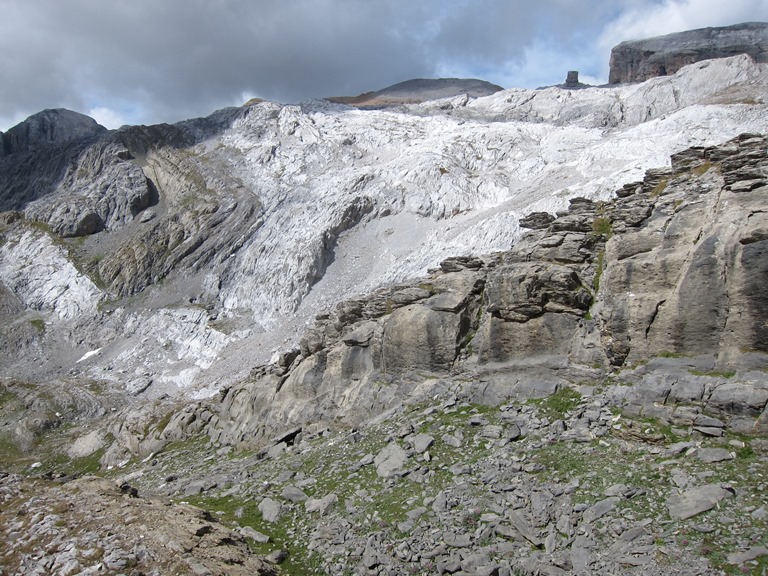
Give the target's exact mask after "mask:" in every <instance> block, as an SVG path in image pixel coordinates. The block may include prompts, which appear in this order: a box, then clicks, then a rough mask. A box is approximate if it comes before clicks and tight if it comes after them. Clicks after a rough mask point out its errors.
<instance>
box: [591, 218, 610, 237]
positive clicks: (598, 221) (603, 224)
mask: <svg viewBox="0 0 768 576" xmlns="http://www.w3.org/2000/svg"><path fill="white" fill-rule="evenodd" d="M612 234H613V226H612V222H611V219H610V218H608V217H606V216H596V217H595V219H594V220H592V235H593V236H595V237H597V236H603V237H604V238H606V239H607V238H610V237H611V235H612Z"/></svg>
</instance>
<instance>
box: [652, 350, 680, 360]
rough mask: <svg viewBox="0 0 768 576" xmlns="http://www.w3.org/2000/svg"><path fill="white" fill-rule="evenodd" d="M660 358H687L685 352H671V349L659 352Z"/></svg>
mask: <svg viewBox="0 0 768 576" xmlns="http://www.w3.org/2000/svg"><path fill="white" fill-rule="evenodd" d="M659 358H686V355H685V354H680V353H679V352H670V351H669V350H663V351H661V352H659Z"/></svg>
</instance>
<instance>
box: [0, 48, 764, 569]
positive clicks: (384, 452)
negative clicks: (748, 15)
mask: <svg viewBox="0 0 768 576" xmlns="http://www.w3.org/2000/svg"><path fill="white" fill-rule="evenodd" d="M767 66H768V65H766V64H762V63H757V62H755V61H754V60H753V59H752V58H750V57H749V56H747V55H737V56H733V57H730V58H721V59H715V60H710V61H707V62H706V64H705V65H704V64H702V63H695V64H692V65H689V66H683V67H682V68H681V69H680V70H678V71H677V72H676V73H674V74H670V75H667V76H664V77H656V78H653V79H650V80H648V81H645V82H642V83H637V84H629V85H618V86H610V87H601V88H582V89H579V90H568V89H564V88H561V87H551V88H546V89H541V90H522V89H512V90H502V91H496V92H494V93H492V94H489V95H486V96H478V97H473V96H471V95H468V94H467V91H466V90H465V91H463V92H461V93H459V94H457V95H452V96H448V97H444V98H440V99H438V100H424V101H422V102H418V103H410V104H401V105H398V106H397V107H392V108H385V109H376V110H361V109H357V108H354V107H350V106H347V105H344V104H338V103H333V102H329V101H325V100H321V101H313V102H307V103H303V104H301V105H296V106H286V105H280V104H276V103H269V102H254V103H250V104H249V105H247V106H243V107H240V108H230V109H225V110H220V111H218V112H215V113H214V114H212V115H211V116H209V117H207V118H199V119H193V120H188V121H185V122H182V123H179V124H175V125H157V126H128V127H123V128H121V129H119V130H115V131H107V130H104V129H102V128H101V127H99V126H98V125H97V124H95V123H94V122H91V121H89V120H88V119H87V118H84V117H82V116H81V115H76V114H75V113H69V112H67V111H46V112H44V113H41V115H35V116H33V117H31V118H30V119H28V120H27V121H25V122H23V123H22V124H20V125H19V126H17V127H15V128H13V129H11V130H9V131H8V133H6V134H4V135H3V142H4V148H3V149H4V150H5V151H6V152H7V153H5V154H4V155H3V156H2V157H0V183H1V184H0V206H2V208H3V210H5V211H4V212H2V213H1V214H0V235H1V236H0V310H2V318H3V321H2V322H1V323H0V342H1V343H2V344H1V346H2V349H3V351H4V353H3V355H2V357H0V369H1V370H2V376H3V379H2V380H1V381H0V463H1V464H2V468H4V469H5V471H2V469H0V471H2V473H0V498H2V501H3V502H4V506H3V508H2V510H0V518H2V522H0V530H2V533H3V536H4V538H0V547H1V548H0V549H2V556H3V558H4V561H5V562H10V565H11V573H33V572H34V571H36V570H37V571H38V572H46V571H48V572H57V571H58V572H62V573H77V571H80V572H82V571H86V572H87V571H88V570H90V571H96V570H102V571H105V570H106V571H112V572H114V573H118V572H120V571H122V572H124V571H125V570H127V569H129V568H131V569H134V568H135V569H136V570H139V571H142V572H144V573H153V572H152V571H153V570H154V573H160V572H162V571H179V572H181V573H213V574H225V573H236V572H238V571H240V572H245V571H249V572H251V573H254V572H255V573H265V574H266V573H270V572H273V571H276V570H278V568H277V567H276V566H278V565H279V571H281V572H286V573H294V574H307V573H344V572H345V571H348V572H355V573H360V574H406V573H424V574H431V573H435V572H440V573H461V572H464V573H467V574H513V573H525V574H542V573H546V574H566V573H590V572H592V573H616V574H639V573H641V572H642V573H650V574H666V573H669V572H670V571H676V572H677V573H680V574H715V573H720V571H733V570H736V569H741V568H744V569H747V570H751V569H752V567H756V568H755V569H756V570H761V569H762V568H764V567H765V561H766V555H768V550H766V545H767V544H768V543H766V542H765V540H764V535H765V534H766V533H767V531H766V528H767V526H766V514H765V510H766V509H768V500H766V496H765V495H766V494H767V493H768V491H767V490H766V486H765V481H764V477H765V474H766V473H768V470H767V469H766V462H767V460H766V458H767V456H766V453H767V452H768V443H767V442H766V440H765V439H764V438H763V436H764V435H765V434H766V433H768V408H766V407H767V406H768V376H766V374H768V370H767V369H768V340H766V334H765V325H766V310H768V307H767V306H766V295H765V291H764V290H763V284H764V282H763V279H764V277H765V273H766V270H767V268H766V267H767V266H768V264H767V263H768V260H767V259H766V249H765V244H766V242H768V232H766V231H767V230H768V222H766V221H765V218H764V216H765V212H764V205H765V199H766V198H765V195H766V192H767V191H768V142H767V141H766V136H765V135H766V134H768V106H766V104H765V102H764V97H765V96H764V95H765V94H766V93H767V92H766V85H767V84H768V68H767ZM421 82H422V81H414V82H413V83H406V84H405V85H404V86H400V87H399V88H397V89H395V87H393V88H392V90H391V92H392V93H393V94H394V95H395V96H398V97H402V98H405V97H407V96H408V95H409V94H411V95H412V94H414V93H416V92H419V91H420V90H423V89H424V85H423V84H422V83H421ZM451 82H452V81H448V82H447V85H449V86H450V85H451ZM430 85H432V84H430ZM437 86H438V88H439V90H442V89H443V88H444V86H441V85H440V83H437ZM462 86H463V87H464V88H466V85H462ZM427 88H429V86H427ZM439 93H440V94H441V95H444V94H445V93H444V92H442V91H440V92H439ZM8 134H12V135H16V136H13V138H12V141H13V142H14V144H13V146H6V144H5V143H6V137H7V136H8ZM19 135H25V136H24V137H21V136H19ZM8 141H11V140H8ZM88 473H97V474H98V475H100V476H102V477H103V478H106V479H107V480H106V481H105V480H102V479H99V478H94V477H91V476H88V475H87V474H88ZM196 506H198V507H200V508H202V509H204V510H201V509H200V508H198V507H196ZM46 511H47V512H46ZM131 525H136V526H137V527H138V528H139V529H137V530H132V529H130V528H125V527H127V526H131ZM116 526H117V527H118V528H115V527H116ZM145 534H146V537H145V538H141V537H140V536H142V535H145ZM61 542H69V543H70V544H71V545H67V546H61V545H60V543H61ZM246 543H247V545H246ZM92 550H93V551H92ZM42 551H45V552H42ZM169 551H171V552H174V554H171V553H170V552H169ZM252 551H255V552H256V555H257V556H260V557H264V558H265V560H262V559H260V558H256V557H254V554H253V553H252ZM158 570H159V571H160V572H158Z"/></svg>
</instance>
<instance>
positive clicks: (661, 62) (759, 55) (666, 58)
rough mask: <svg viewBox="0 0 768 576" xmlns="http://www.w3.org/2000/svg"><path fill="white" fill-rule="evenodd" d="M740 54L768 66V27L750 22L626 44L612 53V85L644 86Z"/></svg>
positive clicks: (766, 24)
mask: <svg viewBox="0 0 768 576" xmlns="http://www.w3.org/2000/svg"><path fill="white" fill-rule="evenodd" d="M737 54H748V55H749V56H751V57H752V58H753V59H754V60H755V61H756V62H768V23H764V22H747V23H744V24H735V25H733V26H725V27H722V28H701V29H699V30H688V31H686V32H678V33H675V34H667V35H665V36H657V37H655V38H647V39H645V40H631V41H627V42H622V43H621V44H619V45H618V46H615V47H614V48H613V50H611V61H610V72H609V76H608V82H609V83H611V84H619V83H624V82H643V81H645V80H648V79H649V78H654V77H656V76H667V75H670V74H674V73H675V72H677V71H678V70H679V69H680V68H682V67H683V66H687V65H688V64H693V63H694V62H700V61H702V60H711V59H713V58H727V57H729V56H735V55H737Z"/></svg>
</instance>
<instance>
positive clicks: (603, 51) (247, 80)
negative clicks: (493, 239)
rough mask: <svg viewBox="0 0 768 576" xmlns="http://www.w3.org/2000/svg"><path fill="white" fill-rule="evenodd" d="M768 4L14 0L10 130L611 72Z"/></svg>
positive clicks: (737, 0) (5, 115) (7, 47)
mask: <svg viewBox="0 0 768 576" xmlns="http://www.w3.org/2000/svg"><path fill="white" fill-rule="evenodd" d="M765 4H766V3H765V2H764V0H751V1H750V0H730V1H729V2H728V3H727V4H725V3H722V2H721V0H674V1H673V0H665V1H659V0H583V1H581V2H573V1H572V0H539V1H538V2H536V3H533V2H526V1H523V0H419V1H418V2H414V1H413V0H376V1H367V0H290V1H286V0H259V1H258V2H255V1H252V0H163V1H162V2H158V1H157V0H132V1H131V2H104V1H103V0H67V1H66V2H62V1H60V0H35V1H29V0H0V14H2V16H3V17H2V19H0V78H1V79H2V82H0V129H7V128H8V127H9V126H11V125H12V124H13V123H16V122H18V121H19V120H20V119H22V118H24V117H26V116H29V115H31V114H33V113H35V112H37V111H39V110H42V109H44V108H53V107H66V108H71V109H74V110H77V111H81V112H82V111H92V110H95V111H98V112H99V113H100V114H102V119H104V121H105V122H113V123H114V122H121V121H122V120H125V121H128V122H132V123H147V124H148V123H156V122H173V121H178V120H181V119H184V118H189V117H193V116H200V115H205V114H208V113H210V112H212V111H213V110H215V109H217V108H220V107H223V106H227V105H239V104H241V103H242V102H243V95H252V96H258V97H261V98H265V99H271V100H277V101H281V102H297V101H300V100H305V99H309V98H318V97H323V96H330V95H352V94H358V93H361V92H365V91H368V90H375V89H378V88H383V87H386V86H388V85H391V84H394V83H396V82H400V81H403V80H407V79H410V78H418V77H437V76H464V77H480V78H484V79H487V80H489V81H492V82H495V83H497V84H501V85H502V86H505V87H510V86H521V87H536V86H539V85H544V84H553V83H559V82H562V81H563V79H564V78H565V73H566V71H567V70H569V69H578V70H580V71H581V72H582V74H583V75H584V76H585V77H586V76H589V77H591V78H605V77H607V64H608V53H609V51H610V47H611V46H612V45H613V44H615V43H618V41H621V40H625V39H627V37H629V36H652V35H657V34H661V33H665V32H668V31H673V29H674V30H682V29H686V28H690V27H696V26H700V25H721V24H731V23H734V22H738V21H743V20H755V19H767V20H768V14H766V10H767V9H768V8H766V6H765Z"/></svg>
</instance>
